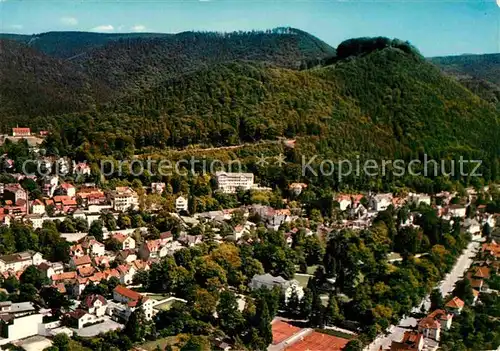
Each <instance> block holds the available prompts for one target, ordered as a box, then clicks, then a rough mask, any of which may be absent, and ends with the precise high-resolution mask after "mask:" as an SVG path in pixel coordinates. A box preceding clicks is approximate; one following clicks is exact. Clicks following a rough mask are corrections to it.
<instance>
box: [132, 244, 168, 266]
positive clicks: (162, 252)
mask: <svg viewBox="0 0 500 351" xmlns="http://www.w3.org/2000/svg"><path fill="white" fill-rule="evenodd" d="M167 254H168V248H167V247H166V245H162V240H161V239H157V240H147V241H145V242H143V243H142V244H141V247H140V248H139V257H140V258H141V259H142V260H144V261H147V260H149V259H152V258H161V257H165V256H167Z"/></svg>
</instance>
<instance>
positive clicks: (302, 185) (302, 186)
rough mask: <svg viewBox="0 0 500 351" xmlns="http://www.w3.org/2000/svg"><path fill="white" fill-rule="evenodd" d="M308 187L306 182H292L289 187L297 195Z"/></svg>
mask: <svg viewBox="0 0 500 351" xmlns="http://www.w3.org/2000/svg"><path fill="white" fill-rule="evenodd" d="M306 188H307V184H305V183H292V184H290V185H289V186H288V189H290V191H291V192H292V193H293V194H294V195H296V196H299V195H300V194H301V193H302V191H303V190H304V189H306Z"/></svg>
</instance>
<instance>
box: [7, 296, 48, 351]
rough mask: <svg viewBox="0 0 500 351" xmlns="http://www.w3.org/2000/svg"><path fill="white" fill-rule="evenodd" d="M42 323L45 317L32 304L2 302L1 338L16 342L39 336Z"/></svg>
mask: <svg viewBox="0 0 500 351" xmlns="http://www.w3.org/2000/svg"><path fill="white" fill-rule="evenodd" d="M42 323H43V315H42V314H40V313H36V309H35V306H33V304H32V303H31V302H19V303H12V302H10V301H4V302H0V337H2V338H5V339H7V340H8V341H15V340H19V339H24V338H27V337H29V336H33V335H37V334H38V328H39V325H40V324H42ZM3 341H5V340H2V342H3Z"/></svg>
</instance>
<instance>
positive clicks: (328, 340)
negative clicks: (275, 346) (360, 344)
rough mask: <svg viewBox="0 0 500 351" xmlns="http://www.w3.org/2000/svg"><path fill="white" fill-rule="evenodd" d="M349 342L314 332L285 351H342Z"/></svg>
mask: <svg viewBox="0 0 500 351" xmlns="http://www.w3.org/2000/svg"><path fill="white" fill-rule="evenodd" d="M348 342H349V340H348V339H344V338H339V337H337V336H332V335H328V334H323V333H318V332H312V333H311V334H309V335H306V336H305V337H304V338H302V339H301V340H300V341H298V342H296V343H293V344H292V345H290V346H289V347H287V348H285V351H312V350H315V351H319V350H321V351H341V350H342V349H343V348H344V347H345V345H347V343H348Z"/></svg>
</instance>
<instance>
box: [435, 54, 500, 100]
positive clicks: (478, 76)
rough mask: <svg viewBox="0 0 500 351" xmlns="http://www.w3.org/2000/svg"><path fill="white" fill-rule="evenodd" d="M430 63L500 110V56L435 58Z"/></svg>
mask: <svg viewBox="0 0 500 351" xmlns="http://www.w3.org/2000/svg"><path fill="white" fill-rule="evenodd" d="M430 61H431V62H432V63H434V64H436V65H437V66H439V67H440V68H441V69H442V70H443V71H444V72H446V73H447V74H449V75H451V76H453V77H455V78H456V79H457V80H458V81H459V82H460V83H461V84H463V85H464V86H466V87H467V88H469V89H470V90H471V91H472V92H474V93H476V94H478V95H479V96H481V97H482V98H484V99H485V100H487V101H490V102H492V103H493V104H496V105H497V106H498V108H499V109H500V54H484V55H460V56H446V57H434V58H431V59H430Z"/></svg>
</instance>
